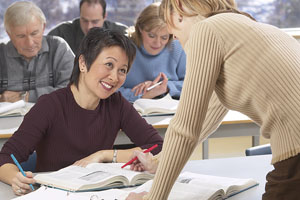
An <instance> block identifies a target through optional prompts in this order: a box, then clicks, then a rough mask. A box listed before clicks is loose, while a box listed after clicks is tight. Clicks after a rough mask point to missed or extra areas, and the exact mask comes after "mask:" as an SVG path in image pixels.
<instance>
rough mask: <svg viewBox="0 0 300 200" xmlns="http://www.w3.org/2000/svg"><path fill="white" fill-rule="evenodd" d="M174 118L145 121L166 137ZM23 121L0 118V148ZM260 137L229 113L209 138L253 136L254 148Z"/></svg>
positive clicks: (122, 138) (245, 119) (205, 154)
mask: <svg viewBox="0 0 300 200" xmlns="http://www.w3.org/2000/svg"><path fill="white" fill-rule="evenodd" d="M172 117H173V116H155V117H145V119H146V121H147V122H148V123H149V124H152V125H153V127H154V128H155V129H157V130H158V132H159V134H160V135H161V136H162V137H164V134H165V132H166V130H167V128H168V125H169V123H170V120H171V119H172ZM22 120H23V117H7V118H0V148H1V147H2V145H3V143H4V142H5V141H6V140H7V139H8V138H9V137H11V135H12V134H13V132H14V131H11V130H16V129H17V127H18V126H19V125H20V124H21V122H22ZM259 135H260V132H259V127H258V126H257V125H256V124H255V123H253V121H251V120H250V119H249V118H248V117H247V116H245V115H243V114H241V113H239V112H236V111H229V112H228V114H227V115H226V116H225V118H224V119H223V122H222V124H221V126H220V127H219V128H218V129H217V130H216V131H215V132H214V133H213V134H212V135H210V136H209V138H220V137H237V136H252V146H257V145H259ZM209 138H208V139H209ZM208 139H206V140H205V141H204V142H203V146H202V148H203V150H202V152H203V153H202V154H203V155H202V158H203V159H208ZM123 144H132V142H131V141H130V140H129V138H128V137H127V136H126V135H125V134H124V133H122V132H121V131H120V133H119V134H118V137H117V139H116V141H115V145H123Z"/></svg>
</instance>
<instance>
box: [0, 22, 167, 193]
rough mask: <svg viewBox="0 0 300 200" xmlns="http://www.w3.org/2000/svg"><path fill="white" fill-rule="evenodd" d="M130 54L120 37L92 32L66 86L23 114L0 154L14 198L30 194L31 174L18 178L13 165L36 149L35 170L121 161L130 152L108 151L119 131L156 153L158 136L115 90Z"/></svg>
mask: <svg viewBox="0 0 300 200" xmlns="http://www.w3.org/2000/svg"><path fill="white" fill-rule="evenodd" d="M134 56H135V47H134V45H133V43H132V42H131V41H130V40H129V39H128V38H127V37H126V36H125V35H123V34H122V33H119V32H117V31H112V30H104V29H101V28H92V29H91V30H90V31H89V32H88V34H87V35H86V36H85V37H84V39H83V41H82V42H81V45H80V47H79V51H78V55H76V57H75V61H74V69H73V72H72V76H71V81H70V84H69V85H68V87H66V88H62V89H59V90H56V91H55V92H52V93H50V94H47V95H43V96H41V97H40V98H39V99H38V101H37V103H36V104H35V105H34V106H33V108H32V109H31V110H30V111H29V112H28V113H27V114H26V115H25V117H24V120H23V122H22V124H21V126H20V127H19V129H18V130H17V131H16V132H15V133H14V134H13V136H12V137H11V138H9V140H8V141H7V142H6V143H5V144H4V146H3V148H2V150H1V152H0V181H3V182H5V183H7V184H10V185H12V189H13V191H14V192H15V194H17V195H23V194H26V193H28V192H30V191H31V189H30V187H29V184H33V183H35V181H34V179H33V175H32V173H31V172H26V177H24V176H23V175H22V174H21V173H20V172H19V170H18V168H17V166H16V165H14V164H13V161H12V159H11V157H10V154H14V155H15V157H16V158H17V160H18V161H19V162H23V161H26V160H27V159H28V157H29V155H30V154H32V153H33V152H34V151H36V154H37V161H36V171H37V172H43V171H55V170H58V169H61V168H63V167H66V166H68V165H71V164H73V163H74V162H76V161H77V162H76V163H75V164H76V165H81V166H85V165H87V164H88V163H91V162H127V161H128V160H129V159H130V156H131V154H132V151H133V149H126V150H118V151H116V150H113V145H114V141H115V139H116V137H117V134H118V132H119V131H120V129H122V130H123V131H124V132H125V133H126V135H127V136H128V137H129V138H130V140H131V141H132V142H133V143H134V144H135V145H136V146H137V147H136V148H134V149H139V150H141V149H146V148H149V147H151V146H152V145H154V144H158V145H159V147H158V148H156V149H155V150H153V151H154V152H156V153H158V152H159V151H160V150H161V147H162V138H161V137H160V136H159V134H158V132H157V131H156V130H155V129H154V128H153V127H152V126H151V125H149V124H147V122H146V121H145V120H144V119H143V118H142V117H141V116H140V115H139V114H138V113H137V111H136V110H135V109H134V108H133V106H132V105H131V104H130V103H129V102H128V101H127V100H126V99H124V98H123V97H122V95H121V94H120V92H116V91H117V90H118V89H119V88H120V86H121V85H122V84H123V83H124V81H125V79H126V74H127V72H128V70H129V69H130V66H131V63H132V61H133V59H134Z"/></svg>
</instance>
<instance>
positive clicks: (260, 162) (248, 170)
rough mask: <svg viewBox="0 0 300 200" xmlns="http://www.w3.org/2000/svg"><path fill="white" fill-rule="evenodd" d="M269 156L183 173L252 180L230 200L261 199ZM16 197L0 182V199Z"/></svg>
mask: <svg viewBox="0 0 300 200" xmlns="http://www.w3.org/2000/svg"><path fill="white" fill-rule="evenodd" d="M270 163H271V155H264V156H248V157H235V158H224V159H209V160H193V161H189V162H188V163H187V164H186V166H185V167H184V169H183V171H190V172H194V173H201V174H207V175H215V176H226V177H233V178H253V179H254V180H256V181H258V182H259V185H258V186H256V187H254V188H251V189H249V190H246V191H244V192H242V193H240V194H237V195H235V196H233V197H231V198H229V199H230V200H241V199H243V200H253V199H255V200H257V199H261V196H262V194H263V193H264V191H265V189H264V188H265V182H266V180H265V177H266V174H267V173H268V172H269V171H271V170H273V166H272V165H271V164H270ZM14 197H16V196H15V195H14V194H13V192H12V189H11V187H10V186H9V185H7V184H4V183H2V182H0V199H3V200H6V199H11V198H14Z"/></svg>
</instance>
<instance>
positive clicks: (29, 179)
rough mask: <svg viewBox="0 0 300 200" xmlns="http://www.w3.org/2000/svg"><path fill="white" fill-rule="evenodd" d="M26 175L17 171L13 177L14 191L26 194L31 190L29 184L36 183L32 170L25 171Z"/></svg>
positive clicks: (19, 194) (18, 193)
mask: <svg viewBox="0 0 300 200" xmlns="http://www.w3.org/2000/svg"><path fill="white" fill-rule="evenodd" d="M25 174H26V177H25V176H23V174H22V173H21V172H18V173H16V176H15V177H14V178H13V179H12V184H11V186H12V189H13V192H14V193H15V194H16V195H18V196H21V195H24V194H27V193H29V192H31V191H32V190H31V188H30V186H29V184H35V180H34V179H33V174H32V172H29V171H28V172H25Z"/></svg>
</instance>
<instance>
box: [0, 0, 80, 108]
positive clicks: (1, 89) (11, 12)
mask: <svg viewBox="0 0 300 200" xmlns="http://www.w3.org/2000/svg"><path fill="white" fill-rule="evenodd" d="M4 26H5V30H6V32H7V34H8V36H9V38H10V41H9V42H8V43H7V44H3V43H2V44H0V102H3V101H7V102H15V101H18V100H20V99H22V95H23V94H25V92H27V93H26V100H28V101H30V102H35V101H36V100H37V98H38V97H39V96H41V95H43V94H47V93H50V92H52V91H54V90H56V89H58V88H62V87H65V86H67V84H68V82H69V79H70V76H71V73H72V69H73V62H74V54H73V52H72V50H71V49H70V47H69V46H68V44H67V43H66V42H65V41H64V40H63V39H61V38H58V37H53V36H43V34H44V30H45V26H46V18H45V15H44V13H43V12H42V11H41V9H40V8H39V7H37V6H36V5H35V4H34V3H32V2H28V1H20V2H16V3H13V4H12V5H10V6H9V8H7V10H6V11H5V14H4Z"/></svg>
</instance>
